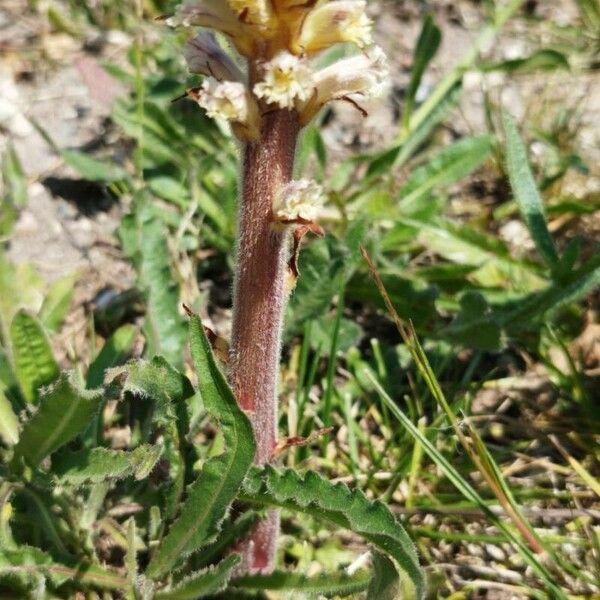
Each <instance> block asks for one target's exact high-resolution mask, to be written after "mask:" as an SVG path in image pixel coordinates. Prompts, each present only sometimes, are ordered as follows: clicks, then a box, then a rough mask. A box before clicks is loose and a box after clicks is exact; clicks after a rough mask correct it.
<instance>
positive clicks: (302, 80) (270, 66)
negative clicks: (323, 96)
mask: <svg viewBox="0 0 600 600" xmlns="http://www.w3.org/2000/svg"><path fill="white" fill-rule="evenodd" d="M313 92H314V84H313V79H312V71H311V69H310V67H309V66H308V65H307V64H306V63H305V62H304V61H303V60H302V59H301V58H298V57H297V56H294V55H293V54H290V53H289V52H285V51H282V52H279V54H277V55H276V56H275V58H273V59H272V60H271V61H269V62H268V63H265V64H264V65H263V79H262V81H260V82H259V83H257V84H256V85H255V86H254V93H255V94H256V95H257V96H258V97H259V98H264V99H265V101H266V102H268V103H269V104H276V105H277V106H279V108H290V109H291V108H294V106H295V104H296V102H297V101H304V100H308V98H310V97H311V95H312V94H313Z"/></svg>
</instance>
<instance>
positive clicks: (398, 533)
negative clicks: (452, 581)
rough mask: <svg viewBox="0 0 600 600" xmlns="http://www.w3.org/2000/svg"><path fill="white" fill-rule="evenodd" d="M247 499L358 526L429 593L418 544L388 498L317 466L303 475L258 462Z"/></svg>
mask: <svg viewBox="0 0 600 600" xmlns="http://www.w3.org/2000/svg"><path fill="white" fill-rule="evenodd" d="M240 497H241V499H243V500H245V501H247V502H250V503H255V504H258V505H262V506H280V507H282V508H287V509H289V510H292V511H297V512H302V513H307V514H309V515H312V516H314V517H315V518H319V519H323V520H326V521H329V522H331V523H333V524H335V525H337V526H339V527H344V528H347V529H350V530H351V531H354V532H355V533H357V534H358V535H360V536H362V537H363V538H365V539H366V540H367V541H369V542H370V543H371V544H373V545H374V546H375V547H376V548H377V549H378V550H379V551H381V552H384V553H386V554H387V555H388V556H390V557H391V558H393V559H394V560H395V561H396V562H397V563H398V565H399V567H400V569H401V570H402V571H403V572H404V573H406V575H407V577H408V578H409V579H410V581H411V583H412V586H413V587H414V593H415V594H416V597H417V598H422V597H424V595H425V576H424V574H423V571H422V570H421V568H420V566H419V560H418V557H417V553H416V550H415V546H414V544H413V542H412V541H411V539H410V538H409V537H408V535H407V533H406V531H404V528H403V527H402V526H401V525H400V523H399V522H398V521H397V520H396V519H395V517H394V515H393V514H392V513H391V512H390V510H389V509H388V508H387V506H386V505H385V504H383V503H382V502H377V501H375V502H372V501H370V500H368V499H367V498H366V497H365V495H364V494H363V493H362V491H360V490H350V489H348V487H346V486H345V485H342V484H333V483H330V482H329V481H327V480H326V479H323V478H322V477H321V476H320V475H318V474H317V473H315V472H313V471H309V472H308V473H306V475H304V476H301V475H300V474H298V473H297V472H295V471H293V470H291V469H284V470H281V471H279V470H276V469H274V468H273V467H271V466H269V465H267V466H266V467H264V469H259V468H256V467H255V468H252V469H251V470H250V472H249V474H248V477H247V478H246V480H245V481H244V492H243V494H242V495H241V496H240Z"/></svg>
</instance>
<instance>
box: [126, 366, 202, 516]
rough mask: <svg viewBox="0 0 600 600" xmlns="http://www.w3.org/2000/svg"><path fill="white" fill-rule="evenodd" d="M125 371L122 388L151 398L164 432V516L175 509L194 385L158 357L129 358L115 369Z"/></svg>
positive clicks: (182, 483)
mask: <svg viewBox="0 0 600 600" xmlns="http://www.w3.org/2000/svg"><path fill="white" fill-rule="evenodd" d="M118 372H125V373H126V374H127V379H126V380H125V382H124V384H123V391H125V392H129V393H132V394H134V395H138V396H142V397H144V398H149V399H151V400H152V401H153V403H154V405H153V410H152V413H151V418H152V421H153V422H154V423H156V424H158V425H159V426H160V427H161V429H162V430H163V432H164V457H165V459H166V460H167V462H168V464H169V482H168V484H167V485H166V486H165V506H164V507H163V510H164V515H165V518H166V519H170V518H172V517H173V516H174V515H175V513H176V512H177V511H178V510H179V502H180V500H181V496H182V495H183V491H184V486H185V480H186V472H185V460H184V456H183V450H184V448H183V446H184V445H185V436H186V434H187V433H188V430H189V418H188V410H187V409H188V407H187V403H186V400H188V398H191V397H192V396H193V395H194V393H195V392H194V388H193V387H192V384H191V383H190V382H189V380H188V378H187V377H185V375H182V374H181V373H180V372H179V371H177V370H176V369H174V368H173V367H172V366H171V365H169V363H168V362H167V361H166V360H165V359H164V358H161V357H158V356H157V357H155V358H153V359H152V360H151V361H150V362H148V361H146V360H137V361H132V362H130V363H129V364H127V365H126V366H125V367H123V368H122V369H116V370H115V373H118Z"/></svg>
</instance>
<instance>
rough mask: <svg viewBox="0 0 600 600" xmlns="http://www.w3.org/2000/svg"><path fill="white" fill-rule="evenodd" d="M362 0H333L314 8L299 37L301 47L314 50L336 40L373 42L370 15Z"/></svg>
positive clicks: (303, 49)
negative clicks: (366, 11)
mask: <svg viewBox="0 0 600 600" xmlns="http://www.w3.org/2000/svg"><path fill="white" fill-rule="evenodd" d="M365 9H366V2H364V1H363V0H334V1H333V2H328V3H326V4H323V5H321V6H319V7H318V8H316V9H315V10H313V11H311V12H310V13H309V14H308V15H307V17H306V19H305V20H304V22H303V24H302V29H301V31H300V35H299V37H298V39H297V41H296V45H297V48H298V50H299V51H304V52H306V53H309V54H312V53H315V52H320V51H321V50H325V49H326V48H330V47H331V46H334V45H335V44H339V43H345V42H351V43H354V44H356V45H357V46H358V47H359V48H364V47H366V46H369V45H370V44H371V43H372V37H371V27H372V22H371V19H369V17H368V16H367V14H366V13H365Z"/></svg>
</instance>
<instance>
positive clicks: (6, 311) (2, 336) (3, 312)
mask: <svg viewBox="0 0 600 600" xmlns="http://www.w3.org/2000/svg"><path fill="white" fill-rule="evenodd" d="M0 290H2V293H1V294H0V340H1V342H2V344H3V345H4V346H6V347H7V346H9V345H10V324H11V322H12V320H13V317H14V316H15V314H16V312H17V310H18V309H19V308H27V309H29V310H31V311H33V312H37V311H38V310H39V308H40V305H41V303H42V300H43V291H44V280H43V279H42V278H41V277H40V275H39V273H38V272H37V271H36V270H35V269H34V268H33V267H32V266H31V265H29V264H27V263H21V264H18V265H13V264H11V262H10V261H9V260H8V258H7V257H6V255H5V254H4V252H3V251H2V249H1V248H0Z"/></svg>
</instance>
